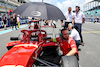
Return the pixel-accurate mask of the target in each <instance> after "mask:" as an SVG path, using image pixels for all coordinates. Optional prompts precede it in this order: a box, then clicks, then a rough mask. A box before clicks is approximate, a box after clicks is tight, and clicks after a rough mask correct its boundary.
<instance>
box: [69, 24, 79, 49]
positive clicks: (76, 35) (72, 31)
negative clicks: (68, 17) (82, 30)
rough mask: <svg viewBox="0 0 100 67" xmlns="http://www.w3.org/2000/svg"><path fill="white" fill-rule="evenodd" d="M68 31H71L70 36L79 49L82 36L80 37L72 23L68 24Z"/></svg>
mask: <svg viewBox="0 0 100 67" xmlns="http://www.w3.org/2000/svg"><path fill="white" fill-rule="evenodd" d="M68 29H69V30H70V35H69V36H70V37H72V38H73V39H74V40H75V42H76V45H77V48H78V47H79V45H80V44H81V41H80V35H79V33H78V31H77V30H76V29H75V28H74V27H73V25H72V23H69V24H68Z"/></svg>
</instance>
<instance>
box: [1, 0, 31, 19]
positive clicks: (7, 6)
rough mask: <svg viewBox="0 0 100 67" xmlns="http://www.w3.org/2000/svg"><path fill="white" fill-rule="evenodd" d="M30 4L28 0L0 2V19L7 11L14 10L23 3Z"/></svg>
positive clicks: (5, 0) (2, 0) (4, 0)
mask: <svg viewBox="0 0 100 67" xmlns="http://www.w3.org/2000/svg"><path fill="white" fill-rule="evenodd" d="M27 2H30V0H0V17H2V15H3V14H4V13H6V14H7V13H8V12H9V10H14V9H16V8H17V7H18V6H20V5H22V4H23V3H27Z"/></svg>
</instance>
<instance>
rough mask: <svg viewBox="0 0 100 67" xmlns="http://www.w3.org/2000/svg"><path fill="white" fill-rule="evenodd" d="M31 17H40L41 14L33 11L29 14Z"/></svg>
mask: <svg viewBox="0 0 100 67" xmlns="http://www.w3.org/2000/svg"><path fill="white" fill-rule="evenodd" d="M31 15H32V16H41V12H39V11H33V12H31Z"/></svg>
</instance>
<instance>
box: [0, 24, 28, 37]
mask: <svg viewBox="0 0 100 67" xmlns="http://www.w3.org/2000/svg"><path fill="white" fill-rule="evenodd" d="M26 26H28V25H23V26H20V28H24V27H26ZM17 29H18V28H17ZM13 30H16V29H15V28H14V29H13ZM13 30H12V29H7V30H4V31H0V35H1V34H4V33H8V32H11V31H13Z"/></svg>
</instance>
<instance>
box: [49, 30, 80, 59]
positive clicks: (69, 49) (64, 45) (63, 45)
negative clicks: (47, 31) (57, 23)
mask: <svg viewBox="0 0 100 67" xmlns="http://www.w3.org/2000/svg"><path fill="white" fill-rule="evenodd" d="M49 41H53V42H58V43H59V44H60V45H59V46H60V49H61V51H62V52H63V55H64V56H76V58H77V59H78V55H79V53H78V49H77V46H76V43H75V40H74V39H73V38H71V37H69V31H68V30H67V29H62V30H61V37H58V38H52V39H50V40H49Z"/></svg>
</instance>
